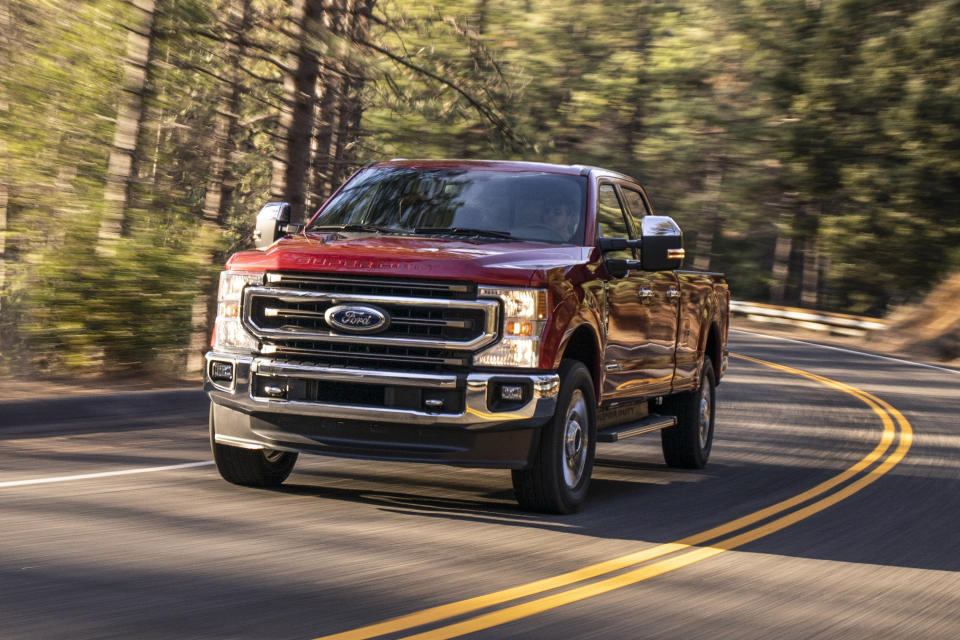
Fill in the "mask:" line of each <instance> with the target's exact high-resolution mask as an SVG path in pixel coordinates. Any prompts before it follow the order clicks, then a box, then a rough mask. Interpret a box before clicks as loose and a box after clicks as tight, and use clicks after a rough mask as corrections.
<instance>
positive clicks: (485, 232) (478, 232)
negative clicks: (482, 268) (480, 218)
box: [413, 227, 513, 239]
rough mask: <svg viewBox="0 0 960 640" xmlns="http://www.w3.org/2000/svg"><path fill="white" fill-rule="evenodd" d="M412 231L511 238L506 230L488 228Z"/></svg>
mask: <svg viewBox="0 0 960 640" xmlns="http://www.w3.org/2000/svg"><path fill="white" fill-rule="evenodd" d="M413 232H414V233H436V234H446V235H451V236H482V237H486V238H506V239H513V236H512V235H510V234H509V233H507V232H506V231H492V230H490V229H471V228H469V227H417V228H416V229H414V230H413Z"/></svg>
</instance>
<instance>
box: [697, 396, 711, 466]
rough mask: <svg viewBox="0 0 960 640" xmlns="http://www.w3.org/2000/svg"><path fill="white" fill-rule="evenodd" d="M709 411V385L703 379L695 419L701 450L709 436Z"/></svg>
mask: <svg viewBox="0 0 960 640" xmlns="http://www.w3.org/2000/svg"><path fill="white" fill-rule="evenodd" d="M710 413H711V408H710V385H709V384H708V383H707V381H706V380H704V381H703V385H701V387H700V412H699V416H698V419H697V422H698V425H697V427H698V431H699V435H700V449H701V450H704V449H706V448H707V441H708V439H709V437H710Z"/></svg>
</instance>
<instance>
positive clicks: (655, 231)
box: [640, 216, 686, 271]
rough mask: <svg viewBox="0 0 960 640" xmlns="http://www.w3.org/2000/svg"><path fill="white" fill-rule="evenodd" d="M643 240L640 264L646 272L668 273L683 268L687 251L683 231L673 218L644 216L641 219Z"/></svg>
mask: <svg viewBox="0 0 960 640" xmlns="http://www.w3.org/2000/svg"><path fill="white" fill-rule="evenodd" d="M641 224H642V225H643V226H642V233H643V240H642V244H641V246H640V262H641V263H642V264H643V269H644V270H645V271H667V270H671V269H679V268H680V267H682V266H683V259H684V257H685V256H686V251H685V250H684V248H683V231H681V230H680V227H679V226H678V225H677V223H676V222H674V221H673V218H668V217H667V216H644V217H643V218H641Z"/></svg>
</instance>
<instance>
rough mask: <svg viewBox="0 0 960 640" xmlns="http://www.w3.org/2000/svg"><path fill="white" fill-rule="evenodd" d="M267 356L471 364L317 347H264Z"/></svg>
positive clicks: (450, 359) (441, 358)
mask: <svg viewBox="0 0 960 640" xmlns="http://www.w3.org/2000/svg"><path fill="white" fill-rule="evenodd" d="M262 351H263V353H264V354H265V355H276V356H286V355H290V356H301V357H304V356H306V357H311V358H318V359H334V360H347V361H350V362H355V361H357V360H373V361H375V362H381V363H382V362H384V361H385V360H389V361H391V362H400V363H405V364H423V365H440V366H450V367H466V366H468V365H469V364H470V358H469V356H463V357H445V356H430V355H419V354H418V355H410V354H400V353H367V352H362V351H336V350H333V349H324V348H322V347H320V346H319V345H317V346H310V347H292V346H289V345H273V344H269V345H264V347H263V349H262Z"/></svg>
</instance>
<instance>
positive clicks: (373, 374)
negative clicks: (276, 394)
mask: <svg viewBox="0 0 960 640" xmlns="http://www.w3.org/2000/svg"><path fill="white" fill-rule="evenodd" d="M211 362H229V363H231V364H232V365H233V379H232V381H231V382H229V383H226V382H225V381H215V380H213V379H212V377H211V375H210V371H211V368H210V365H211ZM254 375H257V376H268V377H269V376H277V377H291V378H302V379H309V380H330V381H335V382H341V383H342V382H346V383H354V384H361V385H362V384H379V385H392V386H405V387H419V388H422V389H456V388H458V386H460V385H463V387H461V388H464V409H463V410H462V411H458V412H456V413H445V412H442V411H439V412H433V411H415V410H412V409H392V408H384V407H371V406H356V405H345V404H330V403H319V402H301V401H289V400H282V399H275V398H263V397H257V396H255V395H254V393H253V385H251V381H252V379H253V376H254ZM496 382H508V383H512V382H525V383H528V384H529V385H530V387H531V389H532V392H531V397H530V398H529V400H528V401H527V402H526V403H524V404H523V405H521V406H514V407H511V408H510V409H509V410H507V411H491V410H490V409H489V407H490V406H491V405H492V404H494V403H493V402H492V400H493V399H492V398H488V395H489V394H491V393H492V390H493V384H494V383H496ZM559 388H560V377H559V376H558V375H557V374H555V373H550V374H515V373H502V374H500V373H469V374H460V375H456V374H432V373H408V372H399V371H397V372H392V371H368V370H358V369H345V368H336V367H322V366H308V365H302V364H295V363H290V362H283V361H278V360H272V359H270V358H262V357H260V358H254V357H245V356H238V355H234V354H227V353H215V352H209V353H207V354H206V375H205V378H204V390H205V391H206V392H207V393H208V395H209V396H210V399H211V401H212V402H214V403H215V404H218V405H221V406H225V407H229V408H230V409H233V410H235V411H240V412H242V413H245V414H276V415H289V416H305V417H317V418H326V419H332V420H362V421H367V422H381V423H402V424H405V425H434V426H440V427H443V426H448V427H454V428H461V429H485V428H492V427H500V428H509V425H510V423H521V422H522V423H523V424H524V426H525V427H526V428H530V425H531V423H537V422H544V421H546V419H548V418H549V417H550V416H552V415H553V412H554V408H555V407H556V402H557V393H558V391H559Z"/></svg>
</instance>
